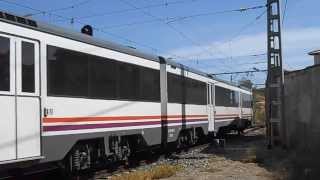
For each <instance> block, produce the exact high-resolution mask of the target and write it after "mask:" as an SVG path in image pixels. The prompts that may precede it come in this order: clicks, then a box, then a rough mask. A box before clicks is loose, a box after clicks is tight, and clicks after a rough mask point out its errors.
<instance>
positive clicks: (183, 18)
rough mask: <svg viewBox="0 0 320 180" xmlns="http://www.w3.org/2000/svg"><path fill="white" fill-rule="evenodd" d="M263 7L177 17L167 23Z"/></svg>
mask: <svg viewBox="0 0 320 180" xmlns="http://www.w3.org/2000/svg"><path fill="white" fill-rule="evenodd" d="M265 7H266V5H261V6H252V7H247V8H239V9H231V10H224V11H216V12H207V13H199V14H193V15H189V16H182V17H177V18H174V19H173V20H171V21H169V22H168V23H173V22H176V21H183V20H186V19H190V18H196V17H201V16H211V15H217V14H225V13H231V12H246V11H249V10H256V9H261V8H265Z"/></svg>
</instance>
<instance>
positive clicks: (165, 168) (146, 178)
mask: <svg viewBox="0 0 320 180" xmlns="http://www.w3.org/2000/svg"><path fill="white" fill-rule="evenodd" d="M181 169H182V168H181V167H180V166H173V165H159V166H155V167H153V168H152V169H151V170H141V171H136V172H131V173H128V174H121V175H120V176H112V177H111V180H152V179H161V178H168V177H171V176H173V175H175V174H176V172H177V171H180V170H181Z"/></svg>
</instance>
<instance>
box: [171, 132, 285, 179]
mask: <svg viewBox="0 0 320 180" xmlns="http://www.w3.org/2000/svg"><path fill="white" fill-rule="evenodd" d="M264 131H265V130H264V129H258V130H253V131H251V132H248V133H247V134H246V135H244V136H236V135H230V136H229V138H227V140H226V146H225V148H217V147H215V146H209V147H208V148H206V149H204V150H202V151H201V152H200V154H203V155H204V156H206V157H207V161H208V163H207V164H205V166H200V167H194V166H192V167H191V168H188V167H187V168H183V170H181V171H179V172H177V173H176V175H174V176H172V177H170V178H167V180H174V179H179V180H191V179H196V180H205V179H208V180H209V179H210V180H211V179H212V180H215V179H216V180H220V179H221V180H225V179H227V180H228V179H230V180H231V179H236V180H255V179H257V180H258V179H259V180H271V179H272V180H273V179H286V172H285V170H284V169H281V168H283V167H282V165H280V164H281V162H273V159H272V158H270V157H271V156H273V155H272V152H273V150H267V149H266V146H265V137H264ZM279 154H281V152H280V153H278V152H277V155H279ZM277 159H278V158H277ZM193 163H197V161H195V162H193ZM277 166H278V167H277ZM278 168H279V169H278Z"/></svg>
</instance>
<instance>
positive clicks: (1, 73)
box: [0, 36, 10, 91]
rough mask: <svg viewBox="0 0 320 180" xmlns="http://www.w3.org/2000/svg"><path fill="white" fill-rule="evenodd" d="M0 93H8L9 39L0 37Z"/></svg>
mask: <svg viewBox="0 0 320 180" xmlns="http://www.w3.org/2000/svg"><path fill="white" fill-rule="evenodd" d="M0 91H10V39H9V38H6V37H1V36H0Z"/></svg>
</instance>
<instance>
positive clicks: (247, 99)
mask: <svg viewBox="0 0 320 180" xmlns="http://www.w3.org/2000/svg"><path fill="white" fill-rule="evenodd" d="M241 100H242V107H244V108H251V107H252V96H251V95H249V94H243V93H242V94H241Z"/></svg>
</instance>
